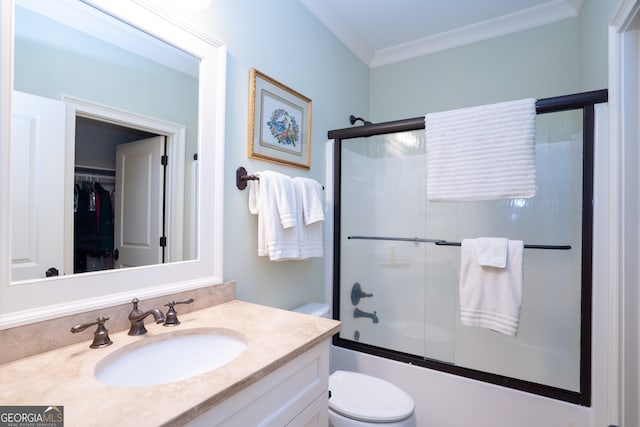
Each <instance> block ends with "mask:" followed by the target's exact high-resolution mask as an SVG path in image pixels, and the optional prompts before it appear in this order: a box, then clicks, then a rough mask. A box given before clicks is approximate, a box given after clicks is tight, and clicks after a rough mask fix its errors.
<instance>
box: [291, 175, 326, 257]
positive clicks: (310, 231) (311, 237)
mask: <svg viewBox="0 0 640 427" xmlns="http://www.w3.org/2000/svg"><path fill="white" fill-rule="evenodd" d="M293 181H294V182H295V184H296V186H297V188H298V191H299V192H300V200H301V203H302V218H303V220H302V222H303V224H302V227H301V229H300V231H299V244H300V258H302V259H307V258H313V257H322V256H323V255H324V249H323V244H322V223H323V222H324V207H323V203H322V202H323V198H324V194H323V191H322V185H321V184H320V183H319V182H318V181H316V180H313V179H311V178H301V177H296V178H293Z"/></svg>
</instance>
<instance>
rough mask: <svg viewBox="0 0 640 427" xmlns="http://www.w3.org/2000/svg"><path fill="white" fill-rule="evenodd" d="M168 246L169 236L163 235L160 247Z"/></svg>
mask: <svg viewBox="0 0 640 427" xmlns="http://www.w3.org/2000/svg"><path fill="white" fill-rule="evenodd" d="M166 246H167V236H162V237H161V238H160V247H161V248H165V247H166Z"/></svg>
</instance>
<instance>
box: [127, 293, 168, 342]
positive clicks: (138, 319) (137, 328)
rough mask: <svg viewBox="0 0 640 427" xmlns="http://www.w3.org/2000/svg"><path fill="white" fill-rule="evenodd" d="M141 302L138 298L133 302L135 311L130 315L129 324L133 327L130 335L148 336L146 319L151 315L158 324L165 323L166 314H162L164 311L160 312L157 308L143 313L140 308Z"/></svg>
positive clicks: (130, 329)
mask: <svg viewBox="0 0 640 427" xmlns="http://www.w3.org/2000/svg"><path fill="white" fill-rule="evenodd" d="M139 302H140V300H138V298H134V299H133V300H131V303H132V304H133V309H132V310H131V312H130V313H129V322H130V323H131V327H130V328H129V335H143V334H146V333H147V328H145V327H144V319H145V318H146V317H147V316H148V315H150V314H151V315H153V318H154V319H155V320H156V323H162V322H164V314H162V311H160V310H158V309H157V308H152V309H150V310H147V311H142V310H140V309H139V308H138V303H139Z"/></svg>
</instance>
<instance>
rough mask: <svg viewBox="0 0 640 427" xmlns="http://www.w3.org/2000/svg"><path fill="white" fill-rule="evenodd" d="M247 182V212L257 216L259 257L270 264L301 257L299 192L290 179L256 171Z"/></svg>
mask: <svg viewBox="0 0 640 427" xmlns="http://www.w3.org/2000/svg"><path fill="white" fill-rule="evenodd" d="M256 176H258V177H259V181H249V211H250V212H251V213H252V214H254V215H258V255H259V256H269V259H270V260H272V261H284V260H288V259H299V258H300V247H299V243H298V240H299V235H298V231H299V229H300V226H299V224H298V223H299V222H300V221H301V218H302V212H299V211H298V205H299V203H298V200H297V198H298V194H299V192H298V191H297V189H296V186H295V185H294V182H293V180H292V179H291V178H290V177H288V176H286V175H283V174H279V173H277V172H271V171H263V172H257V173H256Z"/></svg>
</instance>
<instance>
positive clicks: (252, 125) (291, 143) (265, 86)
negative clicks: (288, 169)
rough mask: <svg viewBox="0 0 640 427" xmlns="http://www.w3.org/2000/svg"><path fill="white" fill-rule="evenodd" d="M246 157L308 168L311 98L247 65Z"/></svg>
mask: <svg viewBox="0 0 640 427" xmlns="http://www.w3.org/2000/svg"><path fill="white" fill-rule="evenodd" d="M249 157H250V158H254V159H261V160H266V161H269V162H274V163H280V164H285V165H290V166H295V167H299V168H304V169H310V168H311V99H309V98H307V97H306V96H304V95H302V94H301V93H299V92H297V91H295V90H293V89H291V88H290V87H288V86H285V85H283V84H282V83H280V82H278V81H276V80H274V79H272V78H271V77H269V76H267V75H266V74H264V73H261V72H260V71H258V70H256V69H255V68H251V75H250V86H249Z"/></svg>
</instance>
